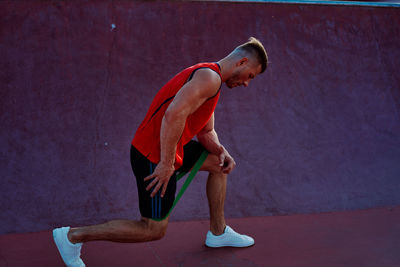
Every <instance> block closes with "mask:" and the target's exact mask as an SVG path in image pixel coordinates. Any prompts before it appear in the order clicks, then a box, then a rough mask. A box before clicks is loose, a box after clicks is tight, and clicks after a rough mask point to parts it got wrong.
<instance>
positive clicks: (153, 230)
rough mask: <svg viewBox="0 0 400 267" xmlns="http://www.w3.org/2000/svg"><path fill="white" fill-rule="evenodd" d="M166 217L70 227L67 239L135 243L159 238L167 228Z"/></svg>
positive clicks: (77, 241)
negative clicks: (161, 219) (163, 218)
mask: <svg viewBox="0 0 400 267" xmlns="http://www.w3.org/2000/svg"><path fill="white" fill-rule="evenodd" d="M167 226H168V218H167V219H165V220H163V221H154V220H151V219H148V218H144V217H142V219H141V220H140V221H132V220H113V221H109V222H106V223H104V224H99V225H93V226H85V227H78V228H71V230H70V231H69V233H68V239H69V240H70V241H71V242H72V243H84V242H89V241H95V240H105V241H112V242H123V243H137V242H146V241H153V240H158V239H161V238H162V237H163V236H164V235H165V232H166V230H167Z"/></svg>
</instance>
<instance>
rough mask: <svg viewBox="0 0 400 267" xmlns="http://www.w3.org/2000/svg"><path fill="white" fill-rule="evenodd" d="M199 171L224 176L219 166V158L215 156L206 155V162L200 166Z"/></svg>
mask: <svg viewBox="0 0 400 267" xmlns="http://www.w3.org/2000/svg"><path fill="white" fill-rule="evenodd" d="M200 170H202V171H208V172H209V173H210V174H214V175H224V173H223V172H222V168H221V166H220V165H219V158H218V156H216V155H213V154H208V156H207V158H206V160H205V161H204V163H203V165H202V166H201V168H200Z"/></svg>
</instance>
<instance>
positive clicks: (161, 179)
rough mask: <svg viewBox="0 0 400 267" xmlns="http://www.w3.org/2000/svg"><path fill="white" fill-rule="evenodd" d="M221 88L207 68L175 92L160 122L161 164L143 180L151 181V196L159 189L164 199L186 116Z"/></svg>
mask: <svg viewBox="0 0 400 267" xmlns="http://www.w3.org/2000/svg"><path fill="white" fill-rule="evenodd" d="M220 85H221V79H220V77H219V75H218V74H216V73H215V72H214V71H212V70H210V69H200V70H198V71H196V73H195V75H194V76H193V78H192V79H191V80H190V81H189V82H187V83H186V84H185V85H184V86H183V87H182V88H181V89H180V90H179V91H178V93H177V94H176V96H175V98H174V100H173V101H172V103H171V104H170V105H169V107H168V109H167V110H166V112H165V115H164V118H163V120H162V123H161V132H160V144H161V155H160V156H161V158H160V162H159V163H158V165H157V167H156V169H155V170H154V173H153V174H152V175H150V176H148V177H146V178H145V181H147V180H150V179H153V178H154V179H153V181H152V182H151V183H150V184H149V186H148V187H147V190H150V189H151V188H153V186H154V185H155V187H154V190H153V191H152V194H151V196H154V195H155V194H156V193H157V191H158V190H159V189H160V188H161V186H162V191H161V196H162V197H163V196H164V193H165V190H166V188H167V184H168V181H169V178H170V177H171V175H172V174H173V172H174V171H175V168H174V163H175V153H176V146H177V144H178V141H179V139H180V137H181V135H182V132H183V129H184V127H185V123H186V119H187V117H188V116H189V115H190V114H192V113H193V112H195V111H196V110H197V109H198V108H199V107H200V106H201V105H202V104H203V103H204V102H205V101H206V100H207V99H208V98H210V97H211V96H213V95H215V93H216V92H217V90H218V89H219V87H220Z"/></svg>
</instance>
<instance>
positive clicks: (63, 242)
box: [53, 227, 85, 267]
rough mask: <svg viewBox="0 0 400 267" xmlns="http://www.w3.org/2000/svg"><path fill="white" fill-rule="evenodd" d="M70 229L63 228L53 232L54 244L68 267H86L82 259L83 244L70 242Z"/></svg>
mask: <svg viewBox="0 0 400 267" xmlns="http://www.w3.org/2000/svg"><path fill="white" fill-rule="evenodd" d="M69 229H70V227H62V228H57V229H54V230H53V238H54V242H55V243H56V245H57V248H58V251H59V252H60V255H61V257H62V259H63V261H64V263H65V265H67V266H68V267H85V264H84V263H83V261H82V259H81V248H82V243H77V244H72V243H71V242H70V241H69V240H68V232H69Z"/></svg>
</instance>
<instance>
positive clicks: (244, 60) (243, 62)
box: [236, 57, 249, 66]
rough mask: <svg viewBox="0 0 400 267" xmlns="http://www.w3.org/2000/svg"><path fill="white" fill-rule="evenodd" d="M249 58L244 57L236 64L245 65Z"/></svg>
mask: <svg viewBox="0 0 400 267" xmlns="http://www.w3.org/2000/svg"><path fill="white" fill-rule="evenodd" d="M248 61H249V60H248V59H247V57H242V58H241V59H240V60H239V61H238V62H237V63H236V66H241V65H244V64H246V63H247V62H248Z"/></svg>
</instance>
